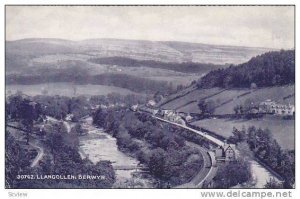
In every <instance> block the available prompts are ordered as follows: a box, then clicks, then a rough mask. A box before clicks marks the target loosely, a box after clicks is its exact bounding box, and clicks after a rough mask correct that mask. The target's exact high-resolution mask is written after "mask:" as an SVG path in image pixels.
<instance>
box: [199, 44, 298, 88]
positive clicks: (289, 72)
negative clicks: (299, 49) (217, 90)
mask: <svg viewBox="0 0 300 199" xmlns="http://www.w3.org/2000/svg"><path fill="white" fill-rule="evenodd" d="M294 83H295V51H294V50H281V51H276V52H268V53H265V54H263V55H259V56H256V57H254V58H252V59H250V60H249V61H248V62H246V63H244V64H239V65H236V66H235V65H231V66H230V67H228V68H225V69H218V70H213V71H211V72H209V73H208V74H207V75H205V76H204V77H202V78H201V79H200V80H199V81H198V86H199V87H200V88H212V87H223V88H231V87H238V88H250V87H251V84H252V85H255V86H258V87H267V86H279V85H286V84H294Z"/></svg>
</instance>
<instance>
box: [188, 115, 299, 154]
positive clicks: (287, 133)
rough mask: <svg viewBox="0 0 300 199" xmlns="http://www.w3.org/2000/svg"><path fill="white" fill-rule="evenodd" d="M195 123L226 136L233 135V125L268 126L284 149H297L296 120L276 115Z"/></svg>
mask: <svg viewBox="0 0 300 199" xmlns="http://www.w3.org/2000/svg"><path fill="white" fill-rule="evenodd" d="M192 124H193V125H196V126H199V127H203V128H205V129H208V130H210V131H213V132H215V133H217V134H219V135H222V136H224V137H226V138H228V137H229V136H231V135H233V134H232V130H233V127H235V128H237V129H242V128H243V126H244V127H245V128H246V129H248V127H249V126H255V127H256V128H262V129H266V128H268V129H269V130H270V131H271V133H272V136H273V138H275V139H276V140H277V142H278V143H279V145H280V146H281V147H282V148H283V149H295V120H283V119H281V118H278V117H275V116H268V117H264V118H260V119H259V120H257V119H251V120H245V119H238V120H235V119H204V120H199V121H196V122H193V123H192Z"/></svg>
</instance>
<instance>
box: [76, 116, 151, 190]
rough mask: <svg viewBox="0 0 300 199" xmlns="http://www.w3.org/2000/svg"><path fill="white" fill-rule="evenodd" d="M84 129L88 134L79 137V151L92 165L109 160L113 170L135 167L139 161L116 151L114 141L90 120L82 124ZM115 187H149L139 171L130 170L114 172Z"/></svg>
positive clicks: (148, 183)
mask: <svg viewBox="0 0 300 199" xmlns="http://www.w3.org/2000/svg"><path fill="white" fill-rule="evenodd" d="M82 127H83V128H84V129H87V130H88V134H87V135H85V136H82V137H80V151H81V155H82V156H87V157H88V158H89V159H90V160H91V161H92V162H93V163H97V162H98V161H100V160H109V161H111V162H112V165H113V167H114V168H120V167H127V168H128V167H132V168H134V167H136V166H137V165H138V164H139V161H138V160H136V159H135V158H132V157H129V156H128V155H126V154H125V153H123V152H121V151H119V150H118V146H117V144H116V139H115V138H113V137H112V136H111V135H109V134H107V133H105V132H104V131H103V129H100V128H96V127H95V126H93V124H92V118H91V117H89V118H87V119H85V121H84V122H83V124H82ZM115 172H116V183H115V187H118V188H119V187H121V188H124V186H125V184H127V185H128V184H130V183H131V184H139V185H135V186H140V187H149V186H151V185H150V184H151V183H150V181H149V179H144V178H142V177H141V176H139V175H137V176H136V175H134V176H133V174H139V173H140V172H141V171H140V170H139V169H132V170H116V169H115Z"/></svg>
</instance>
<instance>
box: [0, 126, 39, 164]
mask: <svg viewBox="0 0 300 199" xmlns="http://www.w3.org/2000/svg"><path fill="white" fill-rule="evenodd" d="M6 127H9V128H13V129H17V130H18V131H21V132H25V133H26V132H27V131H26V130H25V129H22V128H19V127H16V126H12V125H6ZM32 140H35V141H32ZM36 142H37V140H36V138H35V137H33V136H30V139H29V143H28V144H29V145H30V146H32V147H33V148H35V149H36V150H37V152H38V154H37V155H36V157H35V158H34V160H33V161H32V163H31V165H30V167H35V166H37V164H38V163H39V161H40V160H41V159H42V158H43V156H44V149H43V148H42V147H41V146H38V144H37V143H36Z"/></svg>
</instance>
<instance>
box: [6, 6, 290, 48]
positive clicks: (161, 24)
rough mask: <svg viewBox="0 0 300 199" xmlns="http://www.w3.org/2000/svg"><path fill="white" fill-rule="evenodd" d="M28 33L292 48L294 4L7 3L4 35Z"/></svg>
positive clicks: (19, 36)
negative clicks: (23, 4) (61, 4)
mask: <svg viewBox="0 0 300 199" xmlns="http://www.w3.org/2000/svg"><path fill="white" fill-rule="evenodd" d="M33 37H43V38H64V39H71V40H82V39H90V38H120V39H145V40H155V41H161V40H163V41H165V40H177V41H188V42H199V43H211V44H224V45H240V46H261V47H271V48H294V7H293V6H244V7H241V6H231V7H228V6H217V7H216V6H176V7H169V6H162V7H159V6H144V7H138V6H137V7H135V6H119V7H113V6H83V7H80V6H6V39H7V40H17V39H23V38H33Z"/></svg>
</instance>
